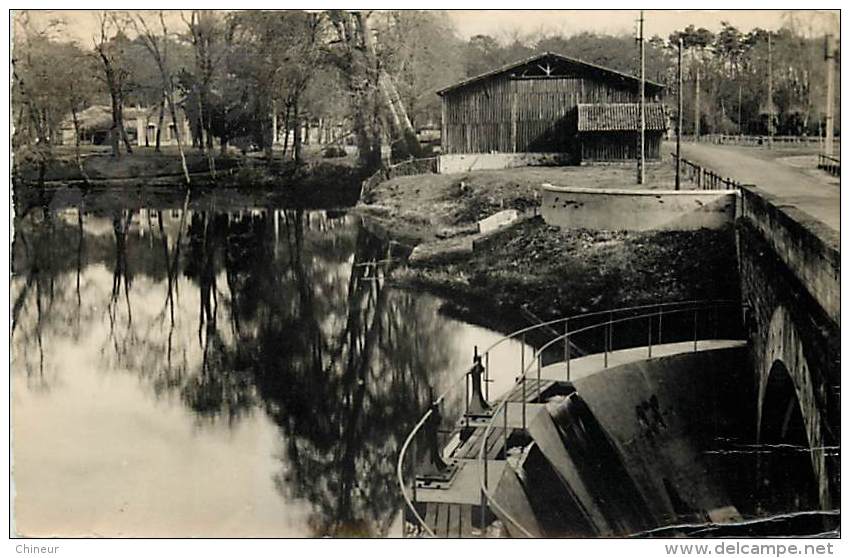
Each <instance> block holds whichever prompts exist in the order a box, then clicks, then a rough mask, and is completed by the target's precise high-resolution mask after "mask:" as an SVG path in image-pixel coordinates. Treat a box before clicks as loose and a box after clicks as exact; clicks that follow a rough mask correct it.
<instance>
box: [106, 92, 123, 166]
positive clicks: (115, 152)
mask: <svg viewBox="0 0 850 558" xmlns="http://www.w3.org/2000/svg"><path fill="white" fill-rule="evenodd" d="M109 87H110V92H109V100H110V101H111V103H112V126H110V127H109V144H110V145H111V146H112V156H113V157H115V158H120V157H121V138H120V136H119V134H120V132H119V131H118V126H119V122H120V120H121V118H120V117H119V116H118V95H117V94H116V93H115V91H113V90H112V85H110V86H109Z"/></svg>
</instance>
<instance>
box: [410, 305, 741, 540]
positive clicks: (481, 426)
mask: <svg viewBox="0 0 850 558" xmlns="http://www.w3.org/2000/svg"><path fill="white" fill-rule="evenodd" d="M742 316H743V314H742V309H741V307H740V303H738V302H737V301H685V302H672V303H662V304H656V305H645V306H635V307H629V308H620V309H615V310H608V311H603V312H594V313H589V314H583V315H578V316H572V317H567V318H562V319H557V320H552V321H548V322H544V323H541V324H537V325H534V326H530V327H527V328H524V329H521V330H519V331H516V332H514V333H513V334H511V335H509V336H507V337H504V338H502V339H500V340H499V341H497V342H496V343H495V344H494V345H492V346H490V347H488V348H486V349H485V350H484V351H483V353H481V354H480V355H479V354H477V351H476V354H475V356H474V363H473V366H472V367H471V368H470V369H469V371H467V372H466V373H465V374H462V375H460V376H459V377H458V379H457V380H456V381H455V382H454V384H452V385H451V386H450V387H449V388H448V389H447V390H446V392H445V393H443V394H442V395H441V396H440V397H439V398H438V399H437V400H436V401H435V402H434V404H433V405H432V406H431V408H430V409H429V410H428V412H427V413H426V414H425V415H424V416H423V417H422V419H421V420H420V421H419V423H418V424H417V425H416V426H415V427H414V429H413V430H412V431H411V433H410V434H409V436H408V438H407V440H406V441H405V444H404V445H403V447H402V450H401V452H400V456H399V461H398V464H397V474H398V480H399V485H400V487H401V490H402V494H403V497H404V500H405V502H406V506H407V507H406V513H405V516H406V519H407V520H408V523H409V524H410V525H411V526H412V529H411V533H416V534H420V535H425V536H440V537H471V536H489V535H492V534H493V533H492V530H493V529H494V525H498V524H501V526H502V529H503V531H502V532H501V534H502V535H508V536H512V537H540V536H570V535H579V536H625V535H629V534H632V533H633V532H636V531H645V530H649V529H652V528H654V527H657V526H658V525H657V524H655V523H654V522H652V521H648V520H646V519H648V518H649V517H653V516H655V517H662V516H665V515H672V514H673V513H674V512H673V509H672V508H673V507H674V506H673V504H671V500H672V499H673V498H672V497H671V496H670V494H675V493H677V490H678V491H679V492H687V491H688V490H690V489H689V488H688V487H689V486H690V485H691V484H692V483H691V482H690V481H683V482H679V481H675V480H674V481H672V484H670V483H669V482H668V484H670V486H668V487H666V488H662V489H661V490H662V492H663V494H664V495H663V498H662V499H663V500H664V501H663V502H661V503H659V502H649V503H647V498H646V496H645V493H647V492H653V491H655V490H656V488H655V487H652V486H650V485H651V484H652V483H653V482H655V481H656V480H659V479H651V478H650V477H652V476H653V474H652V473H650V472H648V470H645V468H641V467H640V466H638V467H637V469H639V470H640V471H639V472H638V473H637V474H636V473H635V472H634V471H632V472H629V471H627V470H626V468H627V465H633V464H629V463H628V462H629V460H630V459H632V458H633V457H634V456H635V455H637V453H636V452H638V453H639V450H637V449H635V448H625V449H624V448H622V447H619V446H620V445H621V441H620V440H616V439H612V438H611V436H610V435H609V433H608V432H615V431H617V430H618V429H619V428H620V427H622V426H623V424H620V425H618V424H608V423H606V420H607V418H606V417H607V416H606V417H602V416H600V417H599V418H600V419H601V423H600V420H597V417H595V416H594V413H595V412H596V413H597V414H598V413H599V411H600V409H599V407H597V405H610V404H611V402H612V401H610V400H609V399H608V398H607V396H606V395H604V394H603V393H602V391H600V390H599V388H598V387H596V386H592V385H588V387H587V391H586V393H585V391H584V390H583V389H582V382H583V381H584V380H585V379H587V380H590V379H591V378H592V377H594V376H597V375H598V373H600V372H602V371H609V372H612V373H615V374H617V373H618V372H617V370H618V369H624V368H627V367H629V365H632V364H635V363H638V362H641V361H646V360H649V361H651V362H667V361H668V360H669V359H671V358H673V359H675V358H677V356H678V357H681V356H682V355H691V354H703V353H705V354H708V353H712V354H714V355H715V356H714V357H713V360H712V359H711V358H712V357H710V362H714V363H717V362H720V361H723V362H724V363H726V364H724V365H725V366H728V365H729V363H730V362H731V360H730V358H731V357H730V355H731V353H730V351H741V350H742V349H743V348H744V346H745V342H744V341H743V340H741V336H742V335H743V330H742V329H741V328H740V325H741V323H742ZM553 331H557V332H558V333H557V334H556V335H554V336H551V332H553ZM547 333H548V335H547V336H551V338H550V339H548V340H546V341H543V342H542V344H539V345H538V348H536V349H533V350H530V351H529V352H528V353H526V350H525V346H526V344H525V341H526V340H527V339H529V338H531V337H533V336H535V335H536V336H538V338H539V336H540V335H541V334H547ZM508 340H519V341H521V342H522V347H523V349H522V350H521V352H520V355H519V362H518V363H517V367H516V371H517V377H516V380H515V382H514V384H513V386H512V387H511V388H510V389H509V390H508V391H507V393H505V394H504V395H503V396H501V397H500V398H498V399H495V400H494V401H493V402H491V403H487V401H486V400H487V399H488V397H487V395H488V394H487V391H488V387H487V386H489V380H491V378H490V377H489V375H490V366H489V364H490V356H491V354H493V352H494V349H496V348H497V347H498V346H499V345H501V344H503V343H505V342H507V341H508ZM580 345H581V346H583V347H585V348H589V349H590V351H585V350H582V348H580ZM579 351H581V352H579ZM577 353H578V354H577ZM736 354H737V353H736ZM717 355H720V356H719V357H718V356H717ZM739 357H740V355H738V356H737V357H736V358H739ZM718 358H719V359H720V361H718V360H717V359H718ZM626 374H629V372H626ZM664 374H667V372H662V373H661V375H662V376H663V375H664ZM659 377H660V376H659ZM620 381H621V382H622V383H623V386H626V385H627V384H629V383H632V382H633V381H634V379H633V378H631V379H627V378H625V377H624V379H621V380H620ZM665 381H667V380H666V379H665V380H663V381H661V384H664V382H665ZM479 382H480V383H479ZM655 382H656V379H655V378H654V379H653V380H652V382H651V383H653V385H652V386H651V387H650V388H649V390H648V391H647V392H646V394H644V395H645V397H644V399H641V400H636V401H635V403H636V404H635V405H634V406H633V407H629V409H630V412H634V413H635V415H634V416H635V418H634V419H633V420H631V419H630V420H629V422H630V423H632V422H634V423H635V424H638V425H639V426H638V428H640V429H641V432H640V433H638V434H636V435H634V436H632V435H629V436H631V437H633V438H640V439H642V440H643V439H646V440H650V443H655V444H659V443H662V444H666V443H667V442H659V440H661V438H663V437H664V434H661V435H658V434H653V432H654V431H655V430H657V429H660V428H664V429H665V430H671V429H675V428H678V426H677V425H675V424H673V423H675V422H676V419H675V418H673V419H671V413H674V414H675V412H676V411H675V409H674V407H675V404H674V403H673V398H674V395H673V394H672V393H670V392H665V391H664V389H663V385H662V386H658V385H655ZM461 383H463V385H464V393H463V396H462V400H463V402H464V403H463V409H461V410H460V418H459V419H458V421H457V424H456V426H455V429H454V430H453V431H452V435H453V439H452V441H451V442H450V443H449V444H447V445H446V447H445V448H443V450H442V452H440V451H439V450H435V446H434V444H435V443H436V440H437V430H438V428H439V425H440V422H441V420H442V413H441V411H440V406H441V405H442V404H444V403H445V402H446V401H447V400H448V399H449V396H450V395H451V394H452V393H453V392H455V391H456V390H460V389H461V387H460V386H461ZM482 384H483V386H484V387H483V388H482V387H481V385H482ZM659 387H661V388H662V389H661V390H660V391H659ZM625 389H626V390H629V388H625ZM603 391H604V390H603ZM632 391H634V390H632ZM638 391H640V390H638ZM662 393H663V395H661V396H660V399H661V401H659V395H658V394H662ZM587 394H591V397H590V401H585V398H586V397H587ZM482 402H483V405H482ZM588 403H590V406H588ZM631 409H634V411H631ZM602 414H603V415H605V414H606V413H605V412H604V411H602ZM611 416H613V415H611ZM664 417H667V419H666V420H665V418H664ZM615 422H616V421H615ZM668 423H669V424H668ZM661 424H664V426H663V427H662V426H659V425H661ZM674 437H675V436H674ZM653 438H654V441H653ZM417 441H418V442H420V443H423V442H424V443H425V445H426V448H427V449H426V450H425V451H424V458H425V460H426V462H425V464H424V466H423V468H421V469H419V470H418V471H416V470H414V472H416V473H419V474H417V475H415V479H413V481H412V482H409V481H408V479H407V477H406V475H405V470H406V469H408V465H413V463H412V462H413V461H414V460H416V458H417V456H419V457H422V456H423V452H422V451H420V452H411V451H410V449H411V446H412V445H413V444H414V443H415V442H417ZM676 443H678V442H676ZM579 446H580V447H581V449H580V450H577V449H576V448H579ZM420 449H422V448H421V447H420ZM577 451H578V453H577ZM659 451H661V452H662V453H664V451H666V450H663V449H662V450H659ZM671 451H673V453H675V454H676V455H677V456H678V457H677V459H685V460H686V461H687V460H688V459H691V458H692V457H693V456H692V455H691V454H692V453H693V451H691V450H690V449H688V450H687V451H685V450H682V449H681V448H674V449H672V450H671ZM588 452H592V453H593V454H594V457H592V458H590V456H589V455H587V453H588ZM582 454H585V455H582ZM683 456H684V457H683ZM408 459H410V460H411V463H410V464H408V463H407V460H408ZM595 459H598V460H599V463H603V464H604V465H605V467H606V471H608V473H609V474H611V475H613V476H612V479H613V480H610V483H611V484H612V485H613V486H618V489H617V490H618V492H619V493H620V500H619V502H618V506H616V507H618V508H619V509H618V510H614V509H613V508H612V507H611V506H610V505H609V504H608V503H606V502H605V500H606V497H607V498H609V499H610V498H612V497H613V496H612V495H611V494H607V495H605V496H603V497H602V498H600V495H599V491H600V490H603V491H604V490H605V488H601V487H600V486H599V481H600V480H601V479H600V478H599V476H598V475H595V474H594V473H592V469H593V468H594V467H595V465H594V463H593V461H594V460H595ZM624 460H625V462H624ZM632 468H633V469H634V467H632ZM636 476H637V477H639V478H637V479H635V478H634V477H636ZM659 481H660V480H659ZM660 482H663V481H660ZM673 484H676V485H679V488H678V489H676V488H673ZM697 484H699V483H697ZM535 485H536V489H535ZM408 487H409V488H408ZM541 495H543V498H542V499H541ZM547 498H548V501H546V500H547ZM650 499H651V498H650ZM697 499H699V497H697ZM630 500H631V501H630ZM703 500H704V498H703ZM721 500H723V499H722V498H721ZM722 504H723V502H720V503H708V504H705V503H704V502H703V503H702V504H700V505H703V506H706V507H708V508H710V509H708V510H707V513H708V515H709V516H710V517H711V518H713V519H716V520H722V519H723V518H724V514H725V516H726V517H729V518H738V515H737V514H736V512H735V511H734V510H733V509H724V505H722ZM726 507H728V506H726ZM644 508H646V509H644ZM497 520H498V523H497Z"/></svg>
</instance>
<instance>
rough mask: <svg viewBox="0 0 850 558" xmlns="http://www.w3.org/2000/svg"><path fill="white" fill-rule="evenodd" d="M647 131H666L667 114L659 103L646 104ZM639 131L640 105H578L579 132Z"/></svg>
mask: <svg viewBox="0 0 850 558" xmlns="http://www.w3.org/2000/svg"><path fill="white" fill-rule="evenodd" d="M644 107H645V112H644V114H645V117H646V129H647V130H666V129H667V114H666V113H665V111H664V105H662V104H661V103H646V105H644ZM639 129H640V103H594V104H589V103H579V105H578V131H579V132H615V131H625V130H639Z"/></svg>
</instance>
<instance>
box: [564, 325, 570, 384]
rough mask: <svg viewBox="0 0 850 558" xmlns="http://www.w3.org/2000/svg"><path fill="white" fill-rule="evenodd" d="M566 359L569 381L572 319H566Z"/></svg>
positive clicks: (568, 379) (568, 378)
mask: <svg viewBox="0 0 850 558" xmlns="http://www.w3.org/2000/svg"><path fill="white" fill-rule="evenodd" d="M564 354H565V355H566V356H565V358H564V360H566V361H567V381H568V382H569V381H570V319H569V318H567V319H566V320H565V321H564Z"/></svg>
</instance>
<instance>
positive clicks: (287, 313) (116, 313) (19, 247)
mask: <svg viewBox="0 0 850 558" xmlns="http://www.w3.org/2000/svg"><path fill="white" fill-rule="evenodd" d="M105 200H106V201H105ZM181 201H182V200H179V199H178V200H177V201H174V200H171V201H167V202H165V203H162V200H160V199H154V200H151V199H150V198H146V199H144V200H142V199H140V198H133V199H129V198H128V197H126V196H124V195H122V194H115V193H103V194H101V195H99V196H94V195H90V196H88V197H86V196H83V197H80V198H79V199H77V200H76V201H75V202H74V203H68V202H67V201H66V202H62V201H57V199H55V198H54V199H53V201H52V202H49V203H45V205H43V206H39V205H38V204H36V205H34V206H31V207H30V208H29V209H25V208H22V207H21V206H20V205H19V207H18V208H17V211H18V216H17V217H16V219H15V233H14V234H15V236H14V246H13V264H12V266H13V276H12V280H11V297H12V306H13V317H14V325H13V333H12V413H13V418H12V426H13V432H12V436H13V452H14V457H13V459H14V462H13V474H14V486H13V490H14V491H15V510H14V511H15V529H16V530H17V532H18V533H20V534H23V535H29V536H113V537H114V536H146V537H158V536H163V537H166V536H208V537H219V536H221V537H251V536H263V537H292V536H297V537H300V536H328V535H330V536H348V535H350V536H364V535H365V536H399V535H401V519H400V510H401V506H402V500H401V495H400V492H399V489H398V486H397V482H396V476H395V467H396V460H397V457H398V452H399V449H400V448H401V445H402V443H403V442H404V439H405V437H406V436H407V434H408V432H409V431H410V429H411V428H412V427H413V425H414V424H415V423H416V421H417V420H418V419H419V418H420V416H421V415H422V413H423V412H424V411H425V410H426V408H427V405H428V402H429V400H430V399H431V398H432V397H435V396H436V395H437V394H439V393H440V392H441V391H443V389H445V388H446V387H447V386H448V385H449V384H451V383H452V382H453V381H455V380H456V379H457V378H458V377H459V376H460V374H462V372H463V371H464V369H465V368H466V367H468V366H469V365H470V363H471V357H472V352H473V347H474V346H476V345H478V346H479V347H484V346H487V345H489V344H490V343H492V342H494V341H495V340H496V339H498V338H499V337H501V335H499V334H497V333H495V332H492V331H488V330H486V329H482V328H480V327H477V326H473V325H470V324H466V323H463V322H460V321H457V320H455V319H451V318H448V317H446V316H445V315H443V314H442V313H441V311H440V309H441V306H442V304H443V303H442V301H441V300H440V299H438V298H435V297H433V296H429V295H426V294H422V293H416V292H411V291H405V290H398V289H394V288H391V287H389V286H387V275H388V273H389V272H390V271H391V268H392V267H393V266H394V265H397V263H398V261H399V260H400V258H402V257H403V254H401V253H400V250H397V249H396V248H394V246H393V245H392V244H389V243H387V242H386V241H383V240H381V239H380V238H379V237H377V236H375V235H373V234H371V233H370V232H369V230H367V227H365V226H363V224H362V223H361V222H360V220H359V219H358V218H356V217H355V216H352V215H349V214H347V213H346V212H344V211H329V210H328V211H326V210H309V211H306V210H292V209H285V208H283V207H274V205H273V204H271V205H270V204H269V203H266V204H265V205H263V206H262V207H261V208H257V207H256V206H253V208H252V206H250V205H244V206H240V205H239V203H234V202H233V200H229V201H228V200H218V201H217V200H216V199H213V200H212V201H210V200H206V201H205V202H204V203H203V204H195V203H194V201H193V202H192V203H188V204H187V205H185V206H184V205H183V204H182V203H180V202H181ZM183 207H187V208H188V210H187V211H185V212H184V211H183ZM520 347H521V346H520V344H519V343H514V342H511V343H506V344H504V345H503V346H502V347H501V348H500V351H499V353H498V356H499V358H491V362H490V365H491V373H492V375H493V376H494V377H495V379H496V382H495V383H494V384H493V385H492V387H491V393H493V394H495V393H498V392H500V391H502V390H503V389H504V388H505V387H507V386H508V385H509V384H510V383H511V382H512V381H513V377H514V376H515V375H516V366H515V365H514V364H512V363H516V362H518V361H519V356H518V353H519V351H520ZM500 363H501V364H500ZM461 402H462V393H461V392H460V390H457V391H456V392H455V393H454V395H453V396H452V397H450V398H449V399H448V409H447V411H448V414H449V415H452V414H453V411H452V409H454V410H455V411H454V412H456V410H457V409H458V408H459V407H460V406H461ZM418 450H419V451H418V453H419V456H420V457H421V456H422V455H424V448H418ZM409 465H412V463H410V464H409Z"/></svg>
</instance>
